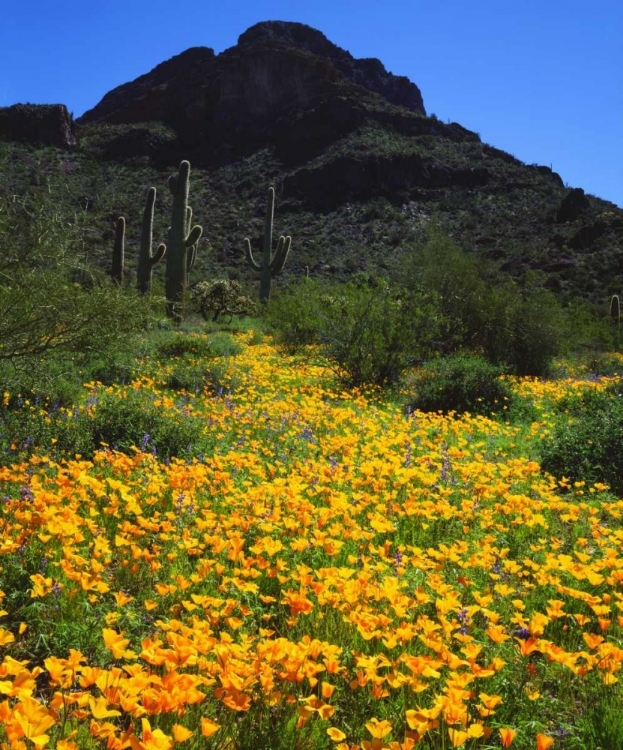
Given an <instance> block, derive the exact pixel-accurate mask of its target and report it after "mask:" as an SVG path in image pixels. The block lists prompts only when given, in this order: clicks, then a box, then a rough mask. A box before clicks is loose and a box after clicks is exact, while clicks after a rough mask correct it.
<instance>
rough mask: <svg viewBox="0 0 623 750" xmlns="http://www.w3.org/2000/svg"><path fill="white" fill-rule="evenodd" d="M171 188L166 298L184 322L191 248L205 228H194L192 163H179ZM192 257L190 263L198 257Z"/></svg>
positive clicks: (176, 317)
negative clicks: (189, 197) (191, 194)
mask: <svg viewBox="0 0 623 750" xmlns="http://www.w3.org/2000/svg"><path fill="white" fill-rule="evenodd" d="M169 188H170V190H171V193H172V195H173V208H172V211H171V227H170V228H169V250H168V252H167V269H166V279H165V293H166V298H167V315H168V316H169V317H170V318H173V319H174V320H176V321H177V322H181V320H182V314H183V305H184V294H185V292H186V289H187V286H188V260H189V257H188V256H189V252H188V250H189V248H192V247H193V245H195V246H196V245H197V243H198V242H199V239H200V238H201V235H202V233H203V228H202V227H200V226H199V225H196V226H194V227H192V228H191V221H192V211H191V210H190V207H189V205H188V193H189V190H190V163H189V162H187V161H183V162H182V163H181V164H180V167H179V172H178V174H177V176H175V175H174V176H171V177H169ZM196 253H197V251H196V249H195V251H194V256H193V258H191V265H193V264H194V258H195V257H196Z"/></svg>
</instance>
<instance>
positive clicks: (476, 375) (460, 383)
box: [409, 354, 512, 415]
mask: <svg viewBox="0 0 623 750" xmlns="http://www.w3.org/2000/svg"><path fill="white" fill-rule="evenodd" d="M502 374H503V368H501V367H497V366H495V365H492V364H491V363H489V362H487V360H485V359H483V358H482V357H478V356H474V355H471V354H454V355H449V356H446V357H440V358H439V359H434V360H431V361H430V362H427V363H426V364H425V365H424V366H423V367H422V369H421V370H420V371H419V373H418V374H417V376H416V378H415V382H414V383H413V385H414V387H415V391H416V394H415V398H414V399H413V400H412V401H411V403H410V406H409V408H410V410H415V409H419V410H420V411H441V412H444V413H448V412H450V411H455V412H458V413H462V412H470V413H471V414H484V415H490V414H491V412H497V411H501V410H503V409H504V408H505V407H508V406H509V405H510V403H511V401H512V392H511V388H510V386H509V384H508V383H507V382H506V381H505V380H503V379H502V378H501V377H500V376H501V375H502Z"/></svg>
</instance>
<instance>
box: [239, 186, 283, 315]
mask: <svg viewBox="0 0 623 750" xmlns="http://www.w3.org/2000/svg"><path fill="white" fill-rule="evenodd" d="M274 214H275V188H273V187H270V188H268V205H267V207H266V222H265V224H264V248H263V253H262V263H261V264H260V263H258V262H257V261H256V260H255V259H254V257H253V252H252V251H251V241H250V240H249V238H248V237H245V240H244V249H245V255H246V258H247V262H248V263H249V265H250V266H251V268H252V269H253V270H254V271H259V272H260V274H261V276H260V302H268V300H269V298H270V284H271V279H272V278H273V276H278V275H279V274H280V273H281V271H282V269H283V266H284V264H285V262H286V260H287V257H288V253H289V252H290V244H291V243H292V237H283V236H282V237H279V241H278V242H277V249H276V251H275V254H274V255H272V245H273V219H274Z"/></svg>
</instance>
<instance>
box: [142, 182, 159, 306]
mask: <svg viewBox="0 0 623 750" xmlns="http://www.w3.org/2000/svg"><path fill="white" fill-rule="evenodd" d="M155 204H156V188H155V187H151V188H149V192H148V193H147V203H146V204H145V210H144V211H143V226H142V228H141V244H140V247H139V251H138V268H137V270H136V286H137V289H138V291H139V292H140V293H141V294H147V292H149V291H150V290H151V272H152V270H153V267H154V266H155V265H156V263H159V262H160V261H161V260H162V258H163V257H164V254H165V253H166V250H167V246H166V245H165V244H164V243H162V244H160V245H158V247H157V249H156V252H155V253H153V254H152V249H151V248H152V241H153V236H154V206H155Z"/></svg>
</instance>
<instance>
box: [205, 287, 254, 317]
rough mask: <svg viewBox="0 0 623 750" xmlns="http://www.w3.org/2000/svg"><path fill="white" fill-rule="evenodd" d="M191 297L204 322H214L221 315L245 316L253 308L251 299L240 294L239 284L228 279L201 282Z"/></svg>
mask: <svg viewBox="0 0 623 750" xmlns="http://www.w3.org/2000/svg"><path fill="white" fill-rule="evenodd" d="M192 296H193V300H194V301H195V302H196V304H197V308H198V310H199V312H200V313H201V314H202V315H203V317H204V318H205V319H206V320H214V321H216V320H218V318H219V316H221V315H230V316H233V315H246V314H249V313H251V312H252V311H253V307H254V305H253V302H252V301H251V299H250V298H249V297H247V296H246V295H244V294H243V293H242V288H241V286H240V283H239V282H238V281H229V280H228V279H216V280H215V281H201V282H199V284H197V286H195V288H194V289H193V292H192Z"/></svg>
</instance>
